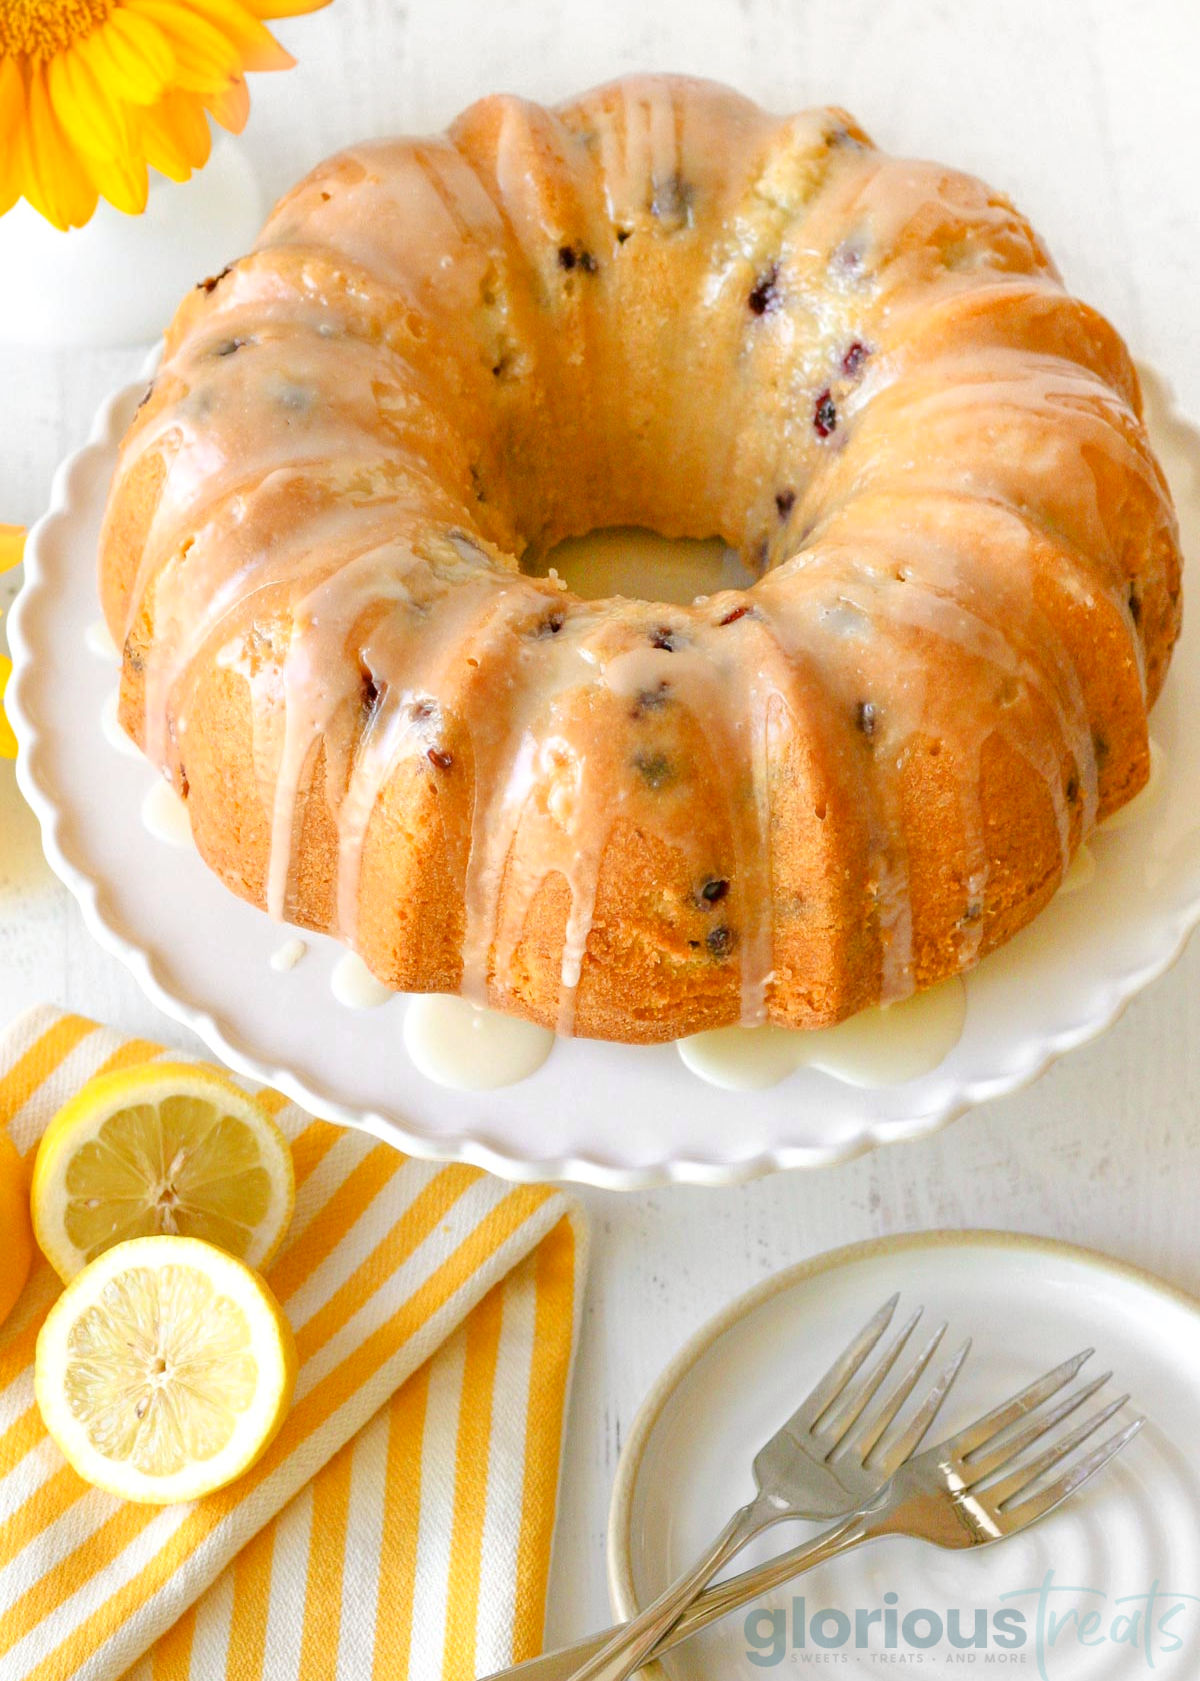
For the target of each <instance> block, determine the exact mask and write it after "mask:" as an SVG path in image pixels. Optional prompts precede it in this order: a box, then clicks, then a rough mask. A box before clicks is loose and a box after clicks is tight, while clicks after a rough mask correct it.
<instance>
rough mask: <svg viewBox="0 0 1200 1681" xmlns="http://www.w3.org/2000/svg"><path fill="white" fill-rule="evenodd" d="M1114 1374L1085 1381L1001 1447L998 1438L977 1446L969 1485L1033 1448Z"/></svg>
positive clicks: (969, 1468)
mask: <svg viewBox="0 0 1200 1681" xmlns="http://www.w3.org/2000/svg"><path fill="white" fill-rule="evenodd" d="M1111 1377H1112V1373H1111V1372H1104V1373H1103V1374H1102V1375H1101V1376H1100V1377H1098V1378H1093V1380H1092V1381H1091V1383H1085V1384H1084V1385H1083V1387H1082V1388H1081V1389H1074V1390H1072V1391H1071V1393H1070V1394H1069V1395H1068V1396H1067V1397H1066V1398H1065V1400H1062V1401H1056V1402H1055V1404H1054V1405H1053V1406H1052V1407H1050V1408H1049V1409H1048V1410H1047V1411H1045V1412H1039V1413H1038V1414H1037V1415H1036V1417H1034V1418H1031V1419H1030V1421H1029V1423H1028V1424H1027V1425H1026V1426H1025V1428H1024V1429H1023V1430H1018V1431H1017V1432H1016V1434H1015V1435H1012V1436H1009V1438H1008V1440H1007V1441H1004V1442H1001V1443H1000V1445H999V1446H996V1445H995V1442H994V1441H993V1442H992V1443H985V1444H984V1446H983V1447H982V1448H978V1449H976V1451H975V1453H973V1454H970V1455H968V1456H967V1461H966V1468H967V1471H968V1472H969V1473H970V1482H969V1484H968V1487H971V1488H973V1487H974V1486H975V1484H976V1483H979V1482H982V1481H983V1479H984V1478H985V1477H990V1476H991V1475H992V1473H993V1471H999V1470H1000V1469H1001V1468H1002V1467H1003V1466H1005V1465H1009V1464H1011V1463H1012V1461H1013V1460H1014V1459H1016V1457H1017V1456H1018V1454H1022V1453H1024V1452H1025V1449H1026V1448H1028V1447H1032V1446H1033V1444H1034V1442H1036V1441H1037V1440H1038V1438H1039V1437H1041V1436H1044V1435H1045V1434H1046V1431H1047V1430H1052V1429H1053V1428H1054V1426H1055V1425H1056V1424H1061V1422H1062V1420H1063V1419H1064V1418H1069V1417H1070V1415H1071V1414H1072V1413H1073V1412H1074V1411H1075V1409H1076V1408H1077V1407H1081V1406H1082V1405H1083V1403H1084V1402H1085V1401H1090V1400H1091V1398H1092V1396H1093V1395H1094V1394H1095V1393H1096V1392H1097V1390H1100V1389H1103V1388H1104V1385H1105V1384H1106V1383H1107V1382H1108V1380H1109V1379H1110V1378H1111Z"/></svg>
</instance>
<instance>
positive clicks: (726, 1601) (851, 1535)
mask: <svg viewBox="0 0 1200 1681" xmlns="http://www.w3.org/2000/svg"><path fill="white" fill-rule="evenodd" d="M877 1515H878V1514H877V1513H874V1512H872V1513H870V1514H866V1513H863V1512H853V1513H851V1514H850V1516H849V1517H846V1518H843V1519H842V1520H841V1521H840V1522H839V1523H836V1524H835V1525H834V1526H833V1528H832V1529H827V1530H825V1531H824V1533H823V1534H821V1535H818V1536H817V1537H816V1539H815V1540H812V1541H806V1542H804V1543H803V1544H802V1545H801V1546H798V1547H792V1548H790V1549H789V1550H788V1551H787V1552H786V1553H781V1554H780V1555H779V1557H778V1558H774V1559H771V1560H770V1562H769V1563H767V1564H759V1565H755V1566H754V1568H753V1569H751V1570H743V1571H742V1572H741V1574H740V1575H738V1576H731V1577H730V1579H729V1581H727V1582H721V1583H719V1584H718V1585H717V1586H716V1587H711V1588H706V1589H705V1591H704V1592H703V1593H702V1594H700V1595H699V1597H698V1598H696V1599H694V1600H693V1601H692V1603H691V1604H690V1605H689V1606H688V1608H687V1609H686V1610H685V1611H684V1612H683V1613H682V1614H681V1615H680V1616H679V1617H678V1619H677V1620H676V1622H675V1623H674V1624H673V1625H672V1626H671V1627H670V1628H669V1629H668V1630H667V1632H666V1633H665V1634H664V1635H663V1637H662V1639H661V1640H660V1641H659V1643H658V1645H657V1646H655V1647H654V1648H653V1650H652V1652H651V1653H650V1654H644V1655H643V1658H642V1662H643V1663H647V1662H649V1661H650V1658H651V1657H654V1658H657V1657H660V1656H661V1655H662V1653H663V1652H668V1651H670V1649H671V1648H672V1647H673V1646H678V1645H679V1644H680V1643H681V1642H682V1641H684V1640H687V1639H689V1638H690V1637H691V1636H692V1635H693V1634H696V1633H697V1632H698V1631H699V1630H700V1629H702V1628H707V1627H708V1625H709V1624H710V1623H715V1622H717V1621H718V1619H719V1618H721V1617H725V1616H728V1615H729V1613H730V1612H731V1611H737V1610H739V1609H740V1608H741V1607H742V1606H743V1605H749V1604H752V1603H753V1601H754V1600H756V1599H758V1598H759V1597H760V1596H761V1595H762V1594H765V1593H769V1592H770V1591H771V1589H772V1588H777V1587H780V1586H781V1585H782V1584H783V1583H784V1582H788V1581H790V1580H791V1579H792V1578H793V1577H794V1576H799V1575H800V1574H801V1573H802V1572H803V1571H805V1570H812V1569H815V1567H816V1566H817V1565H818V1564H825V1563H826V1562H827V1561H828V1560H829V1559H831V1558H837V1557H838V1556H839V1555H840V1554H842V1553H848V1552H850V1551H852V1550H853V1548H855V1547H861V1546H862V1544H863V1542H864V1541H871V1540H873V1539H874V1538H875V1537H876V1536H877V1535H878V1534H880V1533H881V1528H880V1526H879V1525H878V1524H877V1523H876V1522H874V1521H873V1520H874V1519H875V1518H876V1517H877ZM718 1568H719V1567H718ZM628 1626H629V1625H628V1624H617V1625H616V1626H615V1627H613V1628H610V1629H606V1630H605V1631H604V1633H603V1634H591V1635H588V1636H587V1637H586V1638H585V1639H583V1640H580V1641H577V1642H576V1643H575V1645H573V1646H561V1647H559V1649H558V1650H557V1651H554V1652H544V1653H543V1654H542V1656H541V1657H540V1658H530V1659H528V1660H527V1661H526V1662H525V1663H521V1664H517V1665H515V1667H513V1668H511V1669H504V1670H497V1671H496V1673H495V1674H494V1675H489V1676H485V1677H483V1678H482V1681H573V1678H574V1677H575V1676H577V1675H578V1673H579V1670H580V1666H581V1665H582V1664H584V1663H586V1662H587V1661H588V1660H589V1659H594V1658H595V1657H597V1656H598V1655H599V1654H601V1653H602V1652H603V1651H604V1650H605V1648H606V1647H607V1646H609V1645H610V1644H611V1643H612V1641H613V1638H614V1636H616V1635H618V1634H620V1633H621V1632H622V1630H623V1629H624V1628H627V1627H628ZM627 1673H628V1672H627Z"/></svg>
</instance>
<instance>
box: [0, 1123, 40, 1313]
mask: <svg viewBox="0 0 1200 1681" xmlns="http://www.w3.org/2000/svg"><path fill="white" fill-rule="evenodd" d="M32 1260H33V1232H32V1230H31V1229H30V1225H29V1179H28V1175H27V1174H26V1172H25V1163H24V1162H23V1161H22V1160H21V1157H20V1155H19V1154H18V1153H17V1147H16V1145H15V1144H14V1143H13V1141H12V1139H11V1138H10V1137H9V1136H8V1134H7V1133H6V1132H2V1131H0V1325H3V1323H4V1321H5V1320H6V1319H7V1318H8V1316H9V1314H10V1313H11V1312H12V1310H13V1308H14V1307H15V1306H16V1304H17V1298H18V1296H19V1295H20V1294H21V1291H22V1290H23V1289H24V1288H25V1280H26V1279H27V1278H28V1277H29V1266H30V1262H31V1261H32Z"/></svg>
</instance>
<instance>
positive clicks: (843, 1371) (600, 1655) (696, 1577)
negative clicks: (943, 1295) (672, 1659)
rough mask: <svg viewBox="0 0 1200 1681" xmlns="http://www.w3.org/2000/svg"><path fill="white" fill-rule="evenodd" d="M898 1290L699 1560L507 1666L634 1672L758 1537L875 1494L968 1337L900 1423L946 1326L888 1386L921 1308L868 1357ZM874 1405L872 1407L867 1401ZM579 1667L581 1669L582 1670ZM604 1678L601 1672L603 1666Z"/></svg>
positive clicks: (779, 1436) (762, 1466)
mask: <svg viewBox="0 0 1200 1681" xmlns="http://www.w3.org/2000/svg"><path fill="white" fill-rule="evenodd" d="M899 1299H900V1298H899V1295H895V1296H892V1297H891V1298H890V1299H889V1300H888V1301H886V1302H884V1304H883V1306H882V1307H881V1308H880V1309H879V1310H878V1312H877V1313H875V1314H874V1315H873V1316H872V1317H871V1319H870V1320H868V1322H867V1324H866V1325H864V1326H863V1328H862V1330H861V1331H860V1332H859V1333H858V1335H857V1336H856V1337H855V1338H854V1339H853V1340H852V1341H851V1343H850V1344H849V1345H848V1346H847V1347H846V1348H845V1349H844V1350H843V1352H842V1353H841V1354H840V1355H839V1356H838V1358H837V1359H836V1360H835V1361H834V1363H833V1365H832V1366H831V1367H830V1368H829V1370H828V1371H827V1372H826V1373H825V1376H824V1377H823V1378H822V1379H821V1380H820V1382H819V1383H818V1384H817V1385H816V1387H815V1388H814V1389H813V1390H812V1392H811V1394H809V1395H808V1396H807V1397H806V1399H805V1400H804V1401H802V1402H801V1404H800V1406H799V1407H797V1409H796V1411H795V1412H794V1413H793V1414H792V1416H791V1417H790V1418H789V1419H788V1420H787V1422H786V1423H785V1424H783V1425H782V1426H781V1427H780V1428H779V1429H778V1430H777V1431H776V1432H775V1434H774V1435H773V1436H772V1437H771V1439H770V1441H768V1442H767V1443H766V1444H765V1445H764V1446H763V1447H762V1448H760V1449H759V1452H758V1454H757V1456H756V1457H755V1460H754V1480H755V1485H756V1493H755V1496H754V1498H753V1499H752V1500H751V1501H750V1502H749V1503H748V1504H747V1505H745V1506H743V1507H742V1508H741V1510H740V1511H738V1512H735V1513H734V1515H733V1517H732V1518H730V1520H729V1522H728V1523H727V1524H726V1525H725V1528H724V1529H723V1530H722V1531H721V1533H720V1535H719V1536H718V1537H717V1539H716V1541H715V1542H714V1543H713V1545H712V1546H711V1547H710V1548H709V1550H708V1552H707V1553H705V1555H704V1557H703V1558H702V1559H700V1561H699V1562H698V1563H697V1564H696V1565H695V1567H694V1568H693V1569H692V1570H690V1571H689V1572H688V1573H687V1574H686V1575H685V1576H683V1577H681V1578H680V1580H679V1581H678V1582H676V1583H675V1584H674V1585H673V1586H672V1587H670V1588H669V1589H668V1590H667V1591H666V1593H664V1594H662V1595H661V1596H660V1597H659V1598H658V1599H657V1600H655V1602H654V1604H653V1605H651V1606H648V1607H647V1609H646V1610H645V1611H643V1612H642V1613H641V1614H640V1615H639V1616H637V1617H635V1618H634V1619H633V1620H632V1622H629V1623H625V1624H622V1625H619V1626H618V1627H616V1628H612V1629H608V1630H606V1631H605V1632H604V1633H603V1634H596V1635H592V1636H591V1637H590V1638H589V1639H588V1640H585V1641H582V1642H580V1643H579V1644H578V1645H576V1646H572V1647H570V1648H569V1649H568V1650H566V1651H563V1652H552V1653H548V1654H546V1655H545V1656H544V1657H541V1658H534V1659H533V1660H532V1661H530V1662H529V1663H525V1664H522V1665H520V1666H519V1668H518V1669H517V1670H515V1671H512V1670H505V1671H503V1674H502V1675H497V1676H493V1677H492V1678H491V1681H503V1676H507V1675H510V1674H515V1675H519V1676H520V1677H521V1681H561V1678H563V1677H566V1676H572V1675H574V1674H575V1673H576V1672H577V1671H578V1674H579V1676H580V1678H581V1681H582V1678H583V1677H584V1676H589V1677H590V1676H591V1675H592V1674H593V1673H600V1671H598V1670H595V1669H594V1668H593V1667H592V1666H594V1665H596V1664H599V1663H601V1662H603V1663H604V1664H606V1665H608V1664H612V1663H614V1662H616V1661H617V1660H618V1658H619V1659H620V1661H621V1662H623V1663H624V1664H625V1665H626V1667H625V1669H624V1670H623V1671H621V1673H624V1674H632V1673H633V1672H634V1671H635V1670H636V1669H637V1668H638V1667H639V1665H640V1664H642V1663H644V1662H645V1661H646V1658H647V1655H648V1654H649V1653H650V1651H651V1650H652V1649H653V1648H654V1646H655V1645H656V1644H657V1643H658V1641H659V1640H660V1639H661V1638H662V1637H663V1635H664V1634H665V1633H666V1632H667V1630H668V1629H669V1628H670V1627H671V1625H672V1624H673V1623H674V1622H675V1620H676V1618H677V1617H678V1616H679V1615H680V1613H681V1612H682V1611H683V1610H684V1609H685V1607H686V1606H687V1605H689V1604H690V1603H691V1602H692V1601H693V1600H694V1598H695V1596H696V1594H697V1593H698V1592H699V1591H700V1589H701V1588H702V1587H703V1586H704V1584H705V1583H706V1582H708V1581H710V1580H711V1579H712V1577H713V1576H715V1575H716V1574H717V1572H718V1571H719V1570H722V1569H723V1568H724V1567H725V1565H726V1564H728V1563H729V1561H730V1559H731V1558H733V1557H734V1555H735V1554H736V1553H739V1552H740V1551H741V1550H742V1548H743V1547H745V1546H746V1545H747V1544H748V1543H749V1542H750V1541H752V1540H753V1539H754V1537H755V1536H757V1535H761V1534H762V1532H763V1531H764V1530H765V1529H770V1528H771V1527H772V1526H773V1525H775V1524H777V1523H783V1522H786V1521H787V1520H789V1519H793V1518H807V1519H815V1520H817V1521H820V1520H822V1519H830V1518H835V1517H841V1516H842V1514H843V1513H845V1512H849V1511H852V1510H854V1509H855V1508H857V1507H859V1506H861V1505H862V1504H863V1503H864V1502H865V1501H866V1500H868V1499H870V1498H871V1497H872V1496H873V1495H875V1494H877V1493H878V1491H879V1490H880V1488H881V1487H883V1485H884V1484H885V1483H886V1482H887V1480H888V1478H889V1477H890V1476H891V1475H892V1473H893V1472H894V1471H895V1470H896V1469H897V1467H898V1466H900V1465H901V1464H902V1463H903V1462H904V1460H906V1459H907V1458H908V1457H909V1455H910V1454H912V1453H914V1452H915V1451H916V1449H917V1447H918V1446H919V1445H920V1443H921V1441H922V1440H923V1439H924V1437H925V1435H926V1433H927V1432H928V1430H929V1428H930V1426H931V1425H932V1423H933V1421H934V1419H935V1418H936V1417H937V1414H938V1410H939V1408H940V1407H941V1405H942V1402H943V1401H944V1400H945V1398H946V1396H947V1394H948V1393H949V1390H950V1386H951V1385H952V1384H953V1382H954V1380H955V1378H956V1377H957V1376H958V1372H959V1368H960V1367H961V1365H962V1363H963V1361H964V1360H965V1358H966V1356H967V1351H968V1349H969V1348H970V1344H969V1343H964V1344H963V1345H962V1347H961V1348H960V1349H958V1351H957V1352H956V1353H955V1354H954V1355H953V1356H952V1357H951V1358H950V1360H949V1361H948V1362H947V1363H946V1364H945V1365H944V1366H943V1367H942V1369H941V1371H940V1372H939V1373H938V1375H937V1377H936V1379H935V1380H934V1382H933V1384H932V1386H931V1387H930V1389H929V1392H928V1394H926V1396H925V1398H924V1399H923V1400H922V1402H921V1404H920V1405H919V1407H917V1409H916V1410H915V1411H914V1413H913V1415H912V1417H911V1419H910V1420H909V1421H908V1423H907V1424H898V1423H897V1422H896V1421H897V1418H898V1415H899V1413H900V1411H901V1409H902V1408H903V1406H904V1404H905V1402H906V1401H907V1400H908V1399H909V1398H910V1396H911V1395H912V1393H913V1391H914V1390H915V1389H916V1387H917V1385H918V1383H919V1382H920V1380H921V1378H922V1376H923V1375H924V1373H925V1371H926V1369H927V1368H928V1366H929V1363H930V1361H931V1360H932V1359H933V1356H934V1354H935V1353H936V1351H937V1349H938V1346H939V1345H940V1343H941V1341H942V1338H943V1337H944V1335H945V1333H946V1326H945V1324H944V1323H943V1324H942V1325H940V1326H939V1327H938V1329H937V1330H936V1331H935V1332H934V1333H933V1335H932V1336H931V1337H930V1338H929V1339H928V1341H927V1342H926V1343H925V1345H924V1347H923V1348H921V1349H920V1351H919V1352H918V1353H917V1354H916V1355H915V1357H914V1358H913V1359H912V1360H911V1361H910V1362H909V1364H908V1365H907V1366H906V1367H905V1369H904V1370H903V1372H902V1373H901V1375H900V1377H899V1378H898V1379H897V1380H896V1381H895V1383H894V1384H893V1385H892V1386H890V1387H889V1388H888V1389H887V1390H886V1392H884V1393H882V1394H881V1391H883V1390H884V1385H885V1383H886V1382H887V1379H888V1378H889V1377H890V1375H891V1373H892V1371H893V1369H894V1368H895V1366H896V1364H897V1362H898V1361H899V1359H900V1356H901V1354H902V1353H903V1352H904V1349H905V1347H906V1346H907V1344H908V1342H909V1339H910V1338H911V1336H912V1334H913V1331H914V1330H915V1329H916V1327H917V1324H918V1323H919V1321H920V1319H921V1314H922V1309H920V1308H918V1309H917V1311H916V1312H915V1313H914V1314H912V1316H911V1317H910V1318H909V1320H908V1322H907V1323H906V1324H905V1325H904V1326H902V1327H901V1329H900V1330H899V1331H898V1332H897V1333H896V1335H895V1336H894V1337H893V1338H892V1339H891V1341H890V1342H889V1343H888V1345H887V1346H886V1347H885V1348H884V1349H883V1350H882V1352H881V1353H880V1355H879V1356H878V1358H877V1359H876V1360H875V1361H874V1363H873V1364H872V1365H871V1366H870V1368H869V1369H866V1367H867V1362H868V1360H869V1359H870V1356H871V1354H872V1353H873V1352H874V1350H875V1349H876V1347H877V1346H878V1345H879V1343H880V1340H881V1339H882V1337H883V1335H884V1332H885V1331H886V1330H887V1329H888V1327H889V1326H890V1324H891V1322H892V1318H893V1316H894V1314H895V1311H896V1304H897V1302H898V1301H899ZM873 1403H874V1404H873ZM581 1666H582V1667H581ZM604 1673H605V1674H607V1670H605V1671H604Z"/></svg>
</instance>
